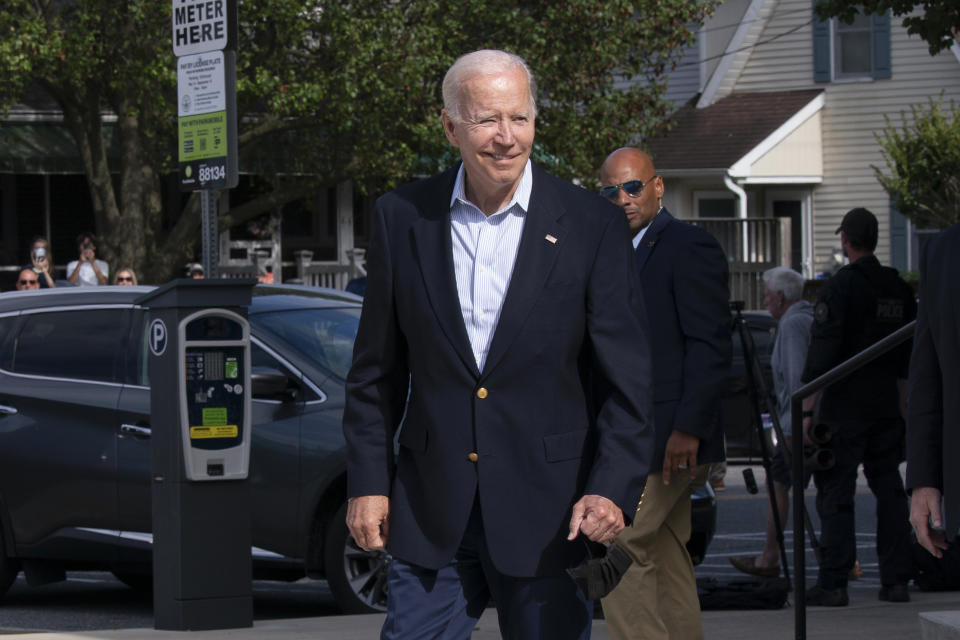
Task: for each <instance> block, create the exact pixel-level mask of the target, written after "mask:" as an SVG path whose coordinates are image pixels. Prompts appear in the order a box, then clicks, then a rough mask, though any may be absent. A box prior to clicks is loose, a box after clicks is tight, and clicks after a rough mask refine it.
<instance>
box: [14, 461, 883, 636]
mask: <svg viewBox="0 0 960 640" xmlns="http://www.w3.org/2000/svg"><path fill="white" fill-rule="evenodd" d="M742 469H743V467H736V466H731V467H730V469H729V471H728V475H727V487H728V488H727V489H726V490H725V491H723V492H720V493H719V494H718V498H719V512H718V531H717V535H716V537H715V538H714V540H713V543H712V544H711V546H710V548H709V550H708V554H707V557H706V558H705V559H704V562H703V564H701V565H700V566H698V567H697V576H698V577H717V578H732V577H742V574H740V573H739V572H737V571H736V570H735V569H734V568H733V567H732V566H731V565H730V563H729V561H728V558H729V556H731V555H740V554H746V553H752V552H757V551H759V550H760V548H761V547H762V544H763V535H764V534H763V528H764V518H765V508H766V500H767V498H766V492H765V491H763V490H762V489H761V492H760V493H759V494H757V495H750V494H748V493H747V492H746V490H745V488H744V486H743V480H742V477H741V471H742ZM754 470H755V474H756V477H757V482H758V483H759V484H760V486H761V487H763V477H764V476H763V471H762V469H761V468H758V467H754ZM806 503H807V505H808V509H809V510H810V513H811V516H812V517H813V519H814V522H815V526H816V527H819V524H818V523H817V518H816V510H815V509H814V505H813V491H812V490H810V491H808V492H807V494H806ZM874 511H875V502H874V499H873V496H872V494H871V493H870V492H869V490H868V489H867V487H866V483H865V481H863V480H862V479H861V485H860V487H859V488H858V494H857V546H858V549H859V551H858V554H859V559H860V562H861V564H862V566H863V569H864V576H863V578H862V579H860V580H858V581H856V582H852V583H851V584H850V587H849V592H850V597H851V601H858V600H864V601H866V600H871V601H875V600H876V591H877V590H878V589H879V575H878V573H877V559H876V552H875V549H874V543H875V539H876V535H875V528H874V527H875V525H874ZM788 527H792V525H788ZM785 535H786V541H787V549H788V551H790V553H789V560H790V562H791V569H792V562H793V556H792V544H793V543H792V540H793V536H792V531H791V530H790V529H789V528H788V530H787V531H786V532H785ZM806 567H807V579H808V583H810V584H812V582H813V581H814V580H815V578H816V560H815V558H814V556H813V553H812V552H808V554H807V559H806ZM253 591H254V619H255V620H269V619H274V618H301V617H315V616H326V615H337V614H338V613H339V611H338V610H337V607H336V605H335V604H334V602H333V598H332V597H331V595H330V592H329V589H328V588H327V585H326V584H325V583H324V582H322V581H311V580H301V581H299V582H295V583H278V582H267V581H257V582H255V583H254V588H253ZM152 626H153V615H152V603H151V596H150V595H149V594H147V593H141V592H137V591H134V590H132V589H130V588H128V587H126V586H125V585H123V584H122V583H120V582H119V581H117V580H116V579H115V578H113V576H112V575H111V574H109V573H100V572H83V573H71V574H69V579H68V580H67V581H66V582H62V583H56V584H51V585H45V586H42V587H29V586H27V584H26V583H25V582H24V580H23V577H22V576H21V577H19V578H18V580H17V582H16V583H15V584H14V586H13V587H12V588H11V590H10V592H9V593H8V594H7V595H6V597H4V598H3V600H2V601H0V634H3V633H10V632H14V631H33V630H46V631H85V630H99V629H123V628H144V627H146V628H150V627H152Z"/></svg>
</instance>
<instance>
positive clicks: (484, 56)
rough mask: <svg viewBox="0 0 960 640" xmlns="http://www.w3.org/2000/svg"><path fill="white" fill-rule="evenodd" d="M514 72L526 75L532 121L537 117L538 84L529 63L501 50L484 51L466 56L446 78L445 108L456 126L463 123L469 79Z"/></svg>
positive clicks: (444, 80) (466, 54)
mask: <svg viewBox="0 0 960 640" xmlns="http://www.w3.org/2000/svg"><path fill="white" fill-rule="evenodd" d="M513 69H523V72H524V73H525V74H526V75H527V85H528V87H529V89H530V117H531V118H536V117H537V80H536V78H534V77H533V72H532V71H530V67H528V66H527V63H526V61H525V60H524V59H523V58H521V57H520V56H518V55H514V54H512V53H507V52H506V51H500V50H498V49H481V50H480V51H473V52H471V53H465V54H463V55H462V56H460V57H459V58H457V59H456V61H454V63H453V64H452V65H450V68H449V69H447V75H445V76H444V77H443V108H444V110H445V111H446V112H447V115H448V116H450V119H451V120H453V121H454V122H460V121H461V117H460V101H461V99H462V93H463V84H464V82H466V80H467V79H468V78H470V77H471V76H476V75H484V76H488V75H496V74H499V73H503V72H505V71H511V70H513Z"/></svg>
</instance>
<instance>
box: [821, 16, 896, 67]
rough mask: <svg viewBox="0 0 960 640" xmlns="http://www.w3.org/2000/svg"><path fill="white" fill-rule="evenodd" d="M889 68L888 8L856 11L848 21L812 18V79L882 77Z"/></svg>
mask: <svg viewBox="0 0 960 640" xmlns="http://www.w3.org/2000/svg"><path fill="white" fill-rule="evenodd" d="M813 1H814V3H816V2H817V0H813ZM891 71H892V65H891V60H890V13H889V12H887V13H883V14H866V15H864V14H857V15H856V16H855V17H854V19H853V22H851V23H850V24H847V23H845V22H842V21H840V20H837V19H836V18H832V19H830V20H823V21H821V20H816V19H814V22H813V80H814V82H835V81H838V82H843V81H850V80H853V81H857V80H871V79H872V80H881V79H885V78H889V77H891Z"/></svg>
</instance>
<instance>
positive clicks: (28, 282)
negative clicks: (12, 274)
mask: <svg viewBox="0 0 960 640" xmlns="http://www.w3.org/2000/svg"><path fill="white" fill-rule="evenodd" d="M38 282H40V281H39V280H21V281H20V284H37V283H38Z"/></svg>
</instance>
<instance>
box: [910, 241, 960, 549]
mask: <svg viewBox="0 0 960 640" xmlns="http://www.w3.org/2000/svg"><path fill="white" fill-rule="evenodd" d="M958 274H960V224H955V225H953V226H952V227H950V228H949V229H947V230H946V231H944V232H943V233H941V234H939V235H937V236H935V237H934V238H931V239H930V241H929V242H928V243H927V246H926V249H925V252H924V258H923V259H922V260H921V265H920V304H919V313H918V314H917V328H916V332H915V334H914V339H913V354H912V357H911V359H910V378H909V381H910V385H909V386H910V396H909V398H910V399H909V402H908V411H907V488H908V489H913V488H914V487H936V488H937V489H939V490H940V491H941V492H942V493H943V497H944V503H945V508H944V511H945V513H944V522H945V526H946V528H947V534H948V536H949V537H950V538H951V539H952V538H953V537H954V535H955V534H956V532H957V528H958V527H960V463H958V460H957V452H958V451H960V393H958V387H960V284H958V280H957V275H958Z"/></svg>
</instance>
